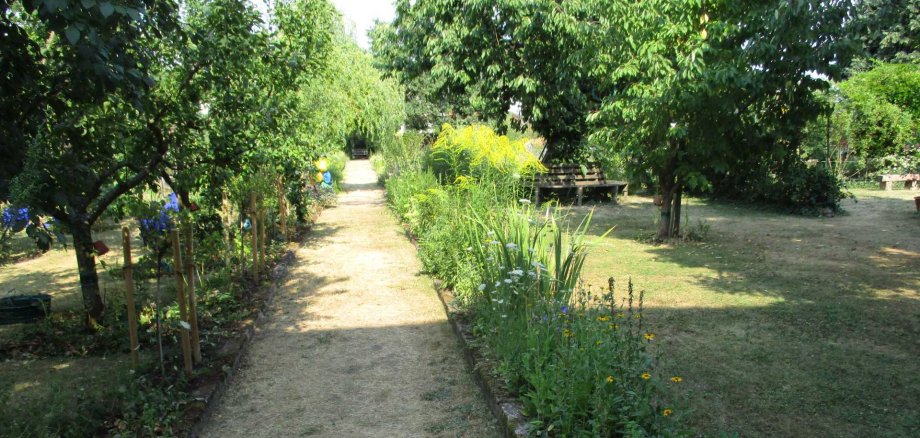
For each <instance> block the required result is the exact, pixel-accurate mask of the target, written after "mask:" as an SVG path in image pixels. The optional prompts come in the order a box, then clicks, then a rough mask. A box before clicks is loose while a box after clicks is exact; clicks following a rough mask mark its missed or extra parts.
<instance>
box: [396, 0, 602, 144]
mask: <svg viewBox="0 0 920 438" xmlns="http://www.w3.org/2000/svg"><path fill="white" fill-rule="evenodd" d="M592 4H593V2H587V1H564V2H563V1H557V0H540V1H532V2H521V1H516V0H501V1H496V2H482V1H474V0H427V1H418V2H410V1H408V0H400V1H398V2H397V5H396V12H397V15H396V19H395V21H394V26H395V28H396V40H397V41H398V43H399V46H400V47H404V49H403V50H404V53H403V56H401V57H397V59H396V61H395V63H394V64H395V68H396V69H398V70H400V71H401V72H402V73H403V74H404V75H406V77H407V78H408V79H409V80H411V79H414V78H417V77H420V76H421V75H423V74H430V75H431V76H432V80H433V81H434V83H435V86H436V87H437V94H438V95H441V96H463V97H467V96H468V99H469V101H470V103H471V105H472V108H473V109H474V110H475V111H477V112H478V114H479V116H480V117H482V118H483V119H486V120H491V121H492V122H494V123H496V124H497V125H499V126H504V124H505V121H506V117H507V114H508V110H509V108H510V107H511V105H513V104H514V103H515V102H519V103H520V104H521V111H522V115H523V119H524V121H525V122H527V123H529V124H530V125H531V127H532V128H533V129H534V130H535V131H537V132H539V133H540V134H542V135H543V137H544V138H545V139H546V141H547V151H548V154H547V156H546V157H545V158H546V159H548V160H552V159H555V158H558V157H565V156H570V155H572V154H575V153H576V152H577V151H578V150H579V146H580V145H581V142H582V138H583V136H584V134H585V132H586V128H587V126H586V123H585V115H586V114H587V113H588V111H589V109H590V108H592V107H593V106H594V105H596V104H597V103H598V102H599V100H600V98H601V97H602V96H603V92H602V90H599V89H598V86H597V82H596V81H594V80H593V79H592V78H591V77H590V76H589V75H588V72H589V70H588V69H587V68H585V61H586V58H585V55H587V54H588V53H587V52H586V51H585V50H584V48H585V46H586V43H587V38H588V36H589V34H588V33H586V32H585V30H584V28H585V26H586V24H587V23H590V22H593V21H594V20H596V15H593V14H592V12H593V9H592ZM382 53H386V52H385V51H382ZM516 127H520V126H519V125H518V126H516Z"/></svg>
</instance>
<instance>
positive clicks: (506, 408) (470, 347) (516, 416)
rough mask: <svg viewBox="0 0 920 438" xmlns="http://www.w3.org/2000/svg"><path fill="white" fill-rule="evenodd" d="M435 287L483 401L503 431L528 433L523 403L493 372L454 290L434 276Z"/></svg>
mask: <svg viewBox="0 0 920 438" xmlns="http://www.w3.org/2000/svg"><path fill="white" fill-rule="evenodd" d="M413 243H414V242H413ZM434 290H435V292H437V294H438V298H439V299H440V300H441V304H442V305H444V312H445V313H446V314H447V320H448V321H449V322H450V326H451V328H452V329H453V332H454V335H456V336H457V341H458V342H459V343H460V346H461V348H462V349H463V357H464V358H465V359H466V363H467V365H469V368H470V370H471V371H472V373H473V380H475V381H476V384H477V385H478V386H479V388H480V389H481V390H482V394H483V397H484V398H485V400H486V404H488V405H489V409H490V410H492V414H493V415H495V418H496V419H497V420H498V425H499V428H500V430H501V432H502V434H503V435H504V436H506V437H509V438H511V437H513V438H517V437H528V436H530V420H529V418H527V416H526V415H524V406H523V405H522V404H521V402H520V401H518V400H517V398H516V397H514V396H513V395H512V394H511V391H509V390H508V387H507V385H505V383H504V382H502V381H501V380H499V379H497V378H496V377H495V376H494V375H492V373H491V370H492V367H491V365H490V364H489V362H488V361H487V360H486V359H485V358H484V357H483V355H482V354H481V353H480V352H479V349H478V348H477V347H476V342H475V338H474V336H473V333H472V330H471V329H470V326H469V324H468V323H467V322H466V321H465V320H464V319H463V316H462V315H463V314H462V313H461V312H459V311H458V310H457V309H456V308H455V307H454V306H453V301H454V297H453V294H452V293H451V292H450V291H448V290H446V289H444V288H442V287H441V282H440V280H434Z"/></svg>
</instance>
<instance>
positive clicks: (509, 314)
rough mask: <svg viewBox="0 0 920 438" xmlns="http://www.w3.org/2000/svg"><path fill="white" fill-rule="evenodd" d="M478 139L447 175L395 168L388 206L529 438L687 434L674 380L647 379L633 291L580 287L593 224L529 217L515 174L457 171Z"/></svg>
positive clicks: (486, 168)
mask: <svg viewBox="0 0 920 438" xmlns="http://www.w3.org/2000/svg"><path fill="white" fill-rule="evenodd" d="M446 135H452V134H451V132H450V131H448V132H447V134H446ZM477 140H478V139H475V138H473V139H468V140H466V144H464V145H463V147H466V148H469V149H470V150H471V152H469V153H462V154H457V155H455V156H454V158H457V157H459V159H458V160H456V161H446V160H445V161H442V162H441V163H438V164H439V166H438V168H439V170H442V172H443V173H442V174H443V175H449V176H450V178H441V179H440V181H439V178H438V177H436V176H435V174H433V173H431V172H430V171H429V170H428V168H423V169H410V170H407V171H403V172H400V173H398V174H395V175H392V176H390V177H389V178H388V179H387V180H386V187H387V198H388V201H389V204H390V206H391V208H393V210H394V212H395V213H396V214H397V215H398V216H399V218H400V219H401V220H402V221H403V222H404V223H405V224H406V226H407V228H408V231H409V233H410V234H411V235H412V236H415V237H416V238H417V242H418V250H419V257H420V258H421V260H422V262H423V265H424V266H425V268H426V270H427V272H428V273H430V274H432V275H434V276H435V277H437V278H440V279H442V280H443V285H444V287H447V288H449V289H450V290H451V292H452V294H453V295H454V296H455V297H456V305H457V307H458V309H460V312H461V313H462V314H461V316H460V317H461V318H463V319H465V320H466V321H469V324H470V327H471V328H472V331H473V334H474V335H475V339H476V341H475V343H476V345H477V347H478V348H479V349H480V352H481V353H482V354H483V356H484V357H486V358H487V361H488V362H489V363H491V364H492V365H494V366H493V367H492V369H493V370H494V373H495V375H496V376H497V377H499V378H500V380H501V381H503V382H505V383H506V384H507V385H508V388H509V389H510V391H511V392H512V393H514V394H517V396H518V398H519V400H520V401H521V403H522V405H523V407H524V411H525V413H526V414H527V415H529V416H530V418H531V420H530V427H531V433H534V434H538V435H549V436H570V435H585V434H587V435H594V436H608V435H629V436H637V435H638V436H642V435H653V436H684V435H686V434H687V433H688V432H687V431H686V427H685V426H684V425H683V422H682V421H681V418H683V417H684V415H686V412H687V409H686V408H685V407H684V403H683V402H680V401H679V400H676V401H675V400H674V397H673V394H671V393H670V392H669V390H668V389H667V386H668V385H677V384H679V383H680V381H681V380H682V379H681V378H680V376H670V379H663V381H660V380H659V378H658V377H657V376H653V374H654V372H653V371H652V369H653V364H654V362H655V360H654V358H653V357H652V355H651V354H650V352H649V351H648V345H649V344H650V343H652V342H653V341H654V338H655V335H654V334H653V333H651V332H646V331H645V330H644V329H645V328H644V327H643V323H642V319H641V318H642V297H641V293H640V294H638V295H639V296H638V298H636V296H635V295H636V294H635V293H634V292H633V287H632V285H631V284H629V286H628V288H627V289H628V292H627V293H626V294H625V297H623V298H622V299H621V300H620V302H619V303H618V302H617V298H616V297H615V296H614V287H613V286H614V284H613V281H612V280H611V283H610V285H609V288H608V290H607V291H603V292H595V291H591V290H589V288H586V287H584V285H582V284H581V281H580V270H581V266H582V265H583V262H584V257H585V256H586V250H587V247H586V245H585V242H584V240H583V238H582V236H583V235H584V231H585V230H586V228H587V226H588V225H589V222H590V219H588V220H586V221H585V222H583V223H581V224H579V225H578V226H576V227H575V228H574V229H572V230H567V229H566V227H565V226H564V225H562V224H564V223H565V219H564V218H563V217H561V216H560V214H559V212H558V211H555V210H551V209H546V210H542V211H539V212H538V211H535V210H534V208H533V207H532V206H531V205H530V201H529V200H528V199H522V198H520V197H519V196H520V195H521V193H523V191H522V187H521V184H520V179H516V178H515V177H514V176H515V174H520V168H515V167H514V166H503V167H497V166H491V165H489V163H487V162H485V161H481V162H479V163H477V165H475V166H470V165H469V164H470V163H469V162H463V161H462V160H463V159H464V158H466V159H469V157H476V156H477V154H476V151H475V148H476V147H483V146H481V145H485V144H488V142H482V141H477ZM459 149H460V150H462V149H463V148H459ZM384 152H385V151H384ZM419 153H420V154H424V152H423V151H420V152H419ZM429 163H430V160H429ZM445 163H446V165H447V166H449V167H450V168H449V169H443V166H444V165H445ZM386 167H391V163H386ZM445 170H446V171H445ZM445 179H449V180H450V181H448V182H447V183H446V184H444V183H442V182H441V181H444V180H445ZM665 377H667V376H665Z"/></svg>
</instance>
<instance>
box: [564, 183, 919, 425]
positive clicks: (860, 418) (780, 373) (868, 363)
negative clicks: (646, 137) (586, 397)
mask: <svg viewBox="0 0 920 438" xmlns="http://www.w3.org/2000/svg"><path fill="white" fill-rule="evenodd" d="M855 194H856V196H857V201H855V202H854V201H852V200H848V201H846V202H845V205H844V207H845V209H846V213H845V214H843V215H839V216H837V217H834V218H810V217H800V216H792V215H787V214H782V213H777V212H774V211H769V210H762V209H757V208H755V207H753V206H750V205H741V204H730V203H719V202H709V201H704V200H698V199H694V200H691V201H690V205H689V208H685V210H688V211H687V212H688V213H689V217H690V223H691V224H694V223H696V222H697V220H702V221H703V222H704V223H705V224H707V225H709V226H710V232H709V237H708V238H707V239H706V240H705V241H703V242H697V243H692V242H689V243H688V242H678V243H672V244H664V245H654V244H652V243H650V242H649V241H648V240H647V239H645V238H644V237H645V236H649V235H650V234H651V232H653V230H654V229H655V227H654V224H653V220H654V218H655V216H656V215H657V212H656V210H655V209H654V207H653V206H652V203H651V199H650V198H647V197H639V196H633V197H630V198H628V199H626V200H625V201H624V202H622V203H621V204H620V205H618V206H613V207H607V206H603V207H598V208H597V209H596V212H595V216H594V222H593V226H592V230H593V232H594V233H596V234H598V235H600V234H601V233H603V232H604V231H606V230H607V229H608V228H609V227H611V226H616V229H615V231H614V232H613V233H612V234H611V235H610V236H608V237H607V238H605V239H603V240H600V239H595V240H594V243H595V245H594V247H593V249H592V250H591V251H592V254H591V255H589V257H588V262H587V266H586V269H585V271H586V272H585V274H586V279H587V280H588V282H589V283H594V284H595V285H603V284H606V278H607V277H608V276H614V277H616V278H617V279H619V280H621V281H625V280H626V279H627V277H631V278H632V280H633V281H634V282H635V284H636V285H637V287H638V288H641V289H644V290H645V291H647V292H646V295H645V297H646V301H645V304H646V306H647V309H648V310H649V311H648V314H647V317H648V320H649V322H650V323H651V326H652V327H654V328H655V329H656V330H657V331H658V332H659V337H658V338H657V339H658V340H656V342H659V343H660V350H661V352H662V353H663V358H664V359H663V363H662V367H663V368H662V369H663V370H664V372H665V373H670V374H680V375H682V376H684V377H685V381H684V383H683V384H682V387H683V388H684V390H685V391H686V394H688V395H689V397H690V398H691V400H692V405H693V406H694V407H695V410H696V412H695V413H694V415H693V416H692V417H693V418H694V420H693V426H694V427H695V428H696V429H697V430H698V432H699V433H700V434H704V435H707V436H710V435H717V434H718V433H721V432H728V433H732V432H737V433H738V434H740V436H745V437H748V436H764V437H767V436H852V437H862V436H890V437H900V436H917V435H918V434H920V411H918V409H917V405H918V404H920V378H918V375H920V362H918V361H917V357H918V356H920V341H918V339H920V292H918V291H920V216H918V215H917V214H916V213H915V212H914V206H913V199H912V198H913V196H915V195H917V194H920V193H917V192H907V191H893V192H881V191H875V190H857V191H855ZM589 209H590V207H581V208H573V209H572V210H573V212H574V213H575V214H576V215H581V214H584V213H585V212H587V211H588V210H589Z"/></svg>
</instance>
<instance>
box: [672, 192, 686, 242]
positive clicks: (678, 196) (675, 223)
mask: <svg viewBox="0 0 920 438" xmlns="http://www.w3.org/2000/svg"><path fill="white" fill-rule="evenodd" d="M683 195H684V184H683V181H682V180H681V178H679V177H678V178H677V185H676V186H674V206H673V207H671V237H680V205H681V201H682V199H683Z"/></svg>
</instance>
